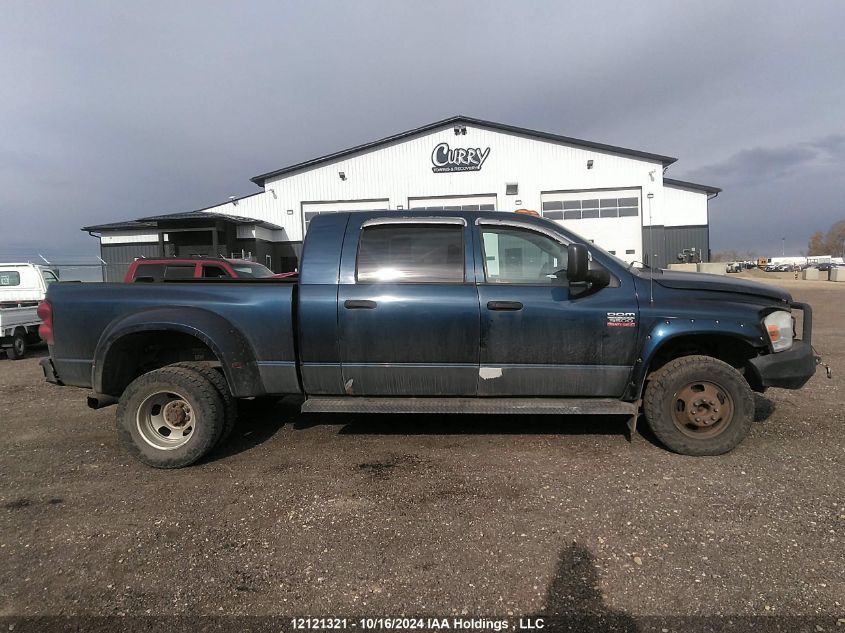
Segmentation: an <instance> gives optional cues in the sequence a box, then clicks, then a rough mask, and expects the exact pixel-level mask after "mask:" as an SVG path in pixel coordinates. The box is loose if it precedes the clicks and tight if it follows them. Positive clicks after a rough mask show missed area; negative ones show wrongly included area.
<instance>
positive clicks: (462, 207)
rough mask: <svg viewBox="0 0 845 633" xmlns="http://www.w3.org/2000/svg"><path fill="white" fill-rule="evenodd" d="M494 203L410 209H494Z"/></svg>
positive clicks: (414, 208)
mask: <svg viewBox="0 0 845 633" xmlns="http://www.w3.org/2000/svg"><path fill="white" fill-rule="evenodd" d="M495 209H496V207H495V206H494V205H492V204H462V205H460V206H457V205H454V206H448V207H411V208H410V209H408V211H494V210H495Z"/></svg>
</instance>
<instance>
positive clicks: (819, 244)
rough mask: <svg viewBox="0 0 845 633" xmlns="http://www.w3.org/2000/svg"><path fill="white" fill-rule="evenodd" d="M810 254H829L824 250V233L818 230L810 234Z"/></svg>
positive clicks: (808, 248)
mask: <svg viewBox="0 0 845 633" xmlns="http://www.w3.org/2000/svg"><path fill="white" fill-rule="evenodd" d="M807 252H808V253H809V254H810V255H829V254H830V253H825V252H824V233H822V232H821V231H816V232H815V233H813V234H812V235H811V236H810V243H809V244H808V246H807Z"/></svg>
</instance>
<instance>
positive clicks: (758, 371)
mask: <svg viewBox="0 0 845 633" xmlns="http://www.w3.org/2000/svg"><path fill="white" fill-rule="evenodd" d="M749 363H750V364H751V370H752V371H753V372H754V374H755V376H754V378H755V381H754V382H756V383H757V384H758V385H759V386H760V387H762V388H764V389H765V388H766V387H781V388H782V389H800V388H801V387H803V386H804V385H805V384H806V382H807V381H808V380H810V378H812V377H813V374H815V373H816V365H817V364H818V361H817V356H816V353H815V352H814V351H813V347H812V345H810V344H809V343H805V342H804V341H795V342H794V343H793V344H792V347H791V348H789V349H788V350H784V351H782V352H777V353H775V354H766V355H765V356H758V357H757V358H752V359H751V360H750V361H749Z"/></svg>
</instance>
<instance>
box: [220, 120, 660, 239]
mask: <svg viewBox="0 0 845 633" xmlns="http://www.w3.org/2000/svg"><path fill="white" fill-rule="evenodd" d="M466 128H467V133H466V135H461V136H456V135H455V134H454V132H453V131H452V127H445V128H443V129H441V130H437V131H433V132H426V133H424V134H421V135H419V136H416V137H411V138H404V139H402V140H400V141H397V142H395V143H392V144H389V145H383V146H380V147H377V148H374V149H372V150H369V151H366V152H364V153H362V154H359V155H356V156H350V157H344V158H342V159H339V160H335V161H333V162H331V163H323V164H320V165H318V166H316V167H314V168H311V169H309V170H306V171H302V172H298V173H294V174H288V175H283V176H279V177H277V178H273V179H268V180H267V182H266V183H265V186H266V190H267V193H264V194H260V195H257V196H253V197H250V198H246V199H243V200H241V201H240V203H239V204H238V205H237V206H234V205H231V204H226V205H221V206H220V207H217V208H215V209H209V211H215V212H218V213H219V212H223V213H232V214H235V215H244V216H248V217H260V218H262V219H265V220H267V221H269V222H273V223H275V224H279V225H280V226H284V227H285V230H286V233H287V235H288V238H289V239H291V240H300V239H302V230H301V211H302V205H303V204H304V203H309V202H321V201H332V200H364V199H373V198H377V199H386V200H387V201H388V205H389V208H391V209H395V208H396V206H397V205H402V206H403V207H405V208H408V205H409V199H410V198H433V197H436V196H444V195H450V196H467V195H472V194H482V193H483V194H494V195H496V197H497V200H498V208H499V209H500V210H503V211H514V210H516V209H518V208H528V209H536V210H539V209H540V195H541V192H542V191H557V190H576V189H599V188H620V187H630V188H641V189H642V191H643V192H644V193H647V192H653V193H654V195H655V197H654V206H655V208H657V207H659V205H660V204H661V202H662V198H663V173H662V169H663V166H662V165H661V163H660V162H659V161H651V160H645V159H639V158H634V157H631V156H622V155H617V154H612V153H605V152H600V151H597V150H593V149H588V148H582V147H577V146H572V145H566V144H563V143H558V142H551V141H546V140H540V139H537V138H533V137H527V136H518V135H513V134H505V133H502V132H499V131H495V130H490V129H486V128H481V127H475V126H471V125H467V126H466ZM438 143H448V144H449V146H450V147H451V148H453V149H454V148H474V147H478V148H481V149H486V148H487V147H489V148H490V154H489V156H488V157H487V159H486V161H485V162H484V164H483V166H482V168H481V170H480V171H472V172H457V173H434V172H433V171H432V163H431V154H432V151H433V150H434V148H435V146H436V145H437V144H438ZM588 160H592V161H593V168H592V169H587V161H588ZM341 171H342V172H344V174H345V176H346V180H341V179H340V177H339V176H338V172H341ZM507 183H518V184H519V194H518V195H511V196H508V195H505V185H506V184H507ZM271 189H272V190H273V191H274V192H275V194H276V197H275V198H274V197H273V195H271V194H270V193H269V191H270V190H271ZM287 210H292V211H293V213H292V214H288V213H287Z"/></svg>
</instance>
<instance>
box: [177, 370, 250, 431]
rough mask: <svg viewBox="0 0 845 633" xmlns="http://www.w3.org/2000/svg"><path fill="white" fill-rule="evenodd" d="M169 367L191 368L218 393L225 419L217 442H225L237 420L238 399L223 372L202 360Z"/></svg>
mask: <svg viewBox="0 0 845 633" xmlns="http://www.w3.org/2000/svg"><path fill="white" fill-rule="evenodd" d="M170 367H184V368H186V369H191V370H193V371H195V372H197V373H199V374H200V375H201V376H202V377H203V378H205V379H206V380H208V382H210V383H211V384H212V385H214V387H215V388H216V389H217V392H218V393H219V394H220V398H221V399H222V400H223V408H224V410H225V412H226V420H225V422H224V423H223V433H222V434H221V435H220V439H219V440H218V441H217V443H218V444H223V443H224V442H226V440H228V439H229V436H230V435H231V434H232V430H233V429H234V428H235V424H236V423H237V421H238V401H237V400H236V399H235V397H234V396H232V392H231V390H230V389H229V383H227V382H226V377H225V376H224V375H223V372H221V371H218V370H217V369H215V368H214V367H210V366H209V365H207V364H204V363H202V362H195V363H194V362H190V361H185V362H180V363H174V364H173V365H170Z"/></svg>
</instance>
